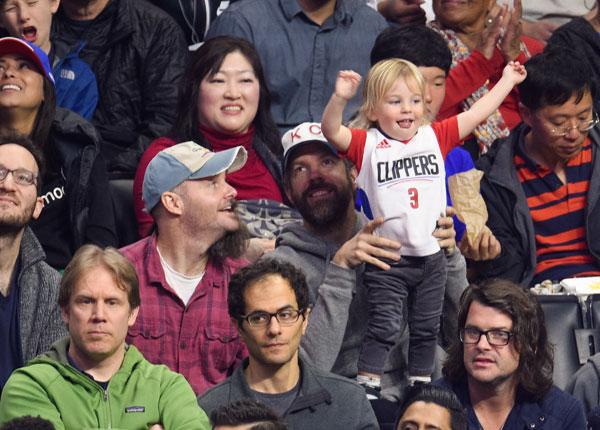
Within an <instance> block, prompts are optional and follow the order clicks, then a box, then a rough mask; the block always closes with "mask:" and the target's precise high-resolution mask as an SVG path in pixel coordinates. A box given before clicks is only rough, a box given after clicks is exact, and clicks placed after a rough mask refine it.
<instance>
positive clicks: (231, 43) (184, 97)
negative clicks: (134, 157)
mask: <svg viewBox="0 0 600 430" xmlns="http://www.w3.org/2000/svg"><path fill="white" fill-rule="evenodd" d="M232 52H239V53H240V54H242V55H243V56H244V57H245V58H246V60H248V62H249V63H250V65H252V69H253V70H254V74H255V75H256V78H257V79H258V83H259V87H260V97H259V101H258V110H257V111H256V117H255V118H254V121H253V124H254V130H255V133H256V135H257V137H259V138H260V139H261V140H262V141H263V142H264V143H265V144H266V145H267V147H268V148H269V149H270V150H271V152H272V153H273V154H275V155H276V156H279V157H281V156H282V155H283V150H282V147H281V142H280V140H279V132H278V131H277V126H276V125H275V122H274V121H273V118H272V117H271V111H270V109H271V96H270V94H269V89H268V88H267V82H266V81H265V77H264V73H263V69H262V65H261V63H260V58H259V57H258V53H257V52H256V49H254V46H253V45H252V44H251V43H250V42H248V41H246V40H244V39H240V38H237V37H229V36H221V37H215V38H214V39H210V40H208V41H206V42H204V44H203V45H202V46H201V47H200V48H199V49H198V50H197V51H196V52H194V53H193V54H192V55H191V56H190V58H189V60H188V64H187V67H186V70H185V72H184V74H183V78H182V79H181V83H180V85H179V98H178V100H177V116H176V118H175V123H174V125H173V128H172V129H171V132H170V133H169V137H171V138H172V139H173V140H175V141H176V142H183V141H186V140H193V141H195V142H196V143H198V144H200V145H202V146H204V147H206V148H208V149H212V148H211V147H210V144H209V143H208V142H207V141H206V139H205V138H204V137H203V136H202V133H200V130H199V124H198V97H199V94H200V83H201V82H202V80H203V79H204V78H205V77H207V76H212V75H214V74H215V73H217V72H218V71H219V69H220V68H221V65H222V64H223V60H224V59H225V57H226V56H227V55H228V54H231V53H232Z"/></svg>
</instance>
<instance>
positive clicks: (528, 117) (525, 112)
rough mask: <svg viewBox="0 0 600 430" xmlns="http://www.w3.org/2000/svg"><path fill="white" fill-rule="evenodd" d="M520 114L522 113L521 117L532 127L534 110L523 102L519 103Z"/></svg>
mask: <svg viewBox="0 0 600 430" xmlns="http://www.w3.org/2000/svg"><path fill="white" fill-rule="evenodd" d="M519 114H521V119H522V120H523V122H524V123H525V124H527V125H528V126H529V127H531V122H532V118H533V112H532V111H531V109H529V108H528V107H527V106H525V105H524V104H523V103H519Z"/></svg>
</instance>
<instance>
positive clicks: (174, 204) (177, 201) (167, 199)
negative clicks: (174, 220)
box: [160, 191, 185, 215]
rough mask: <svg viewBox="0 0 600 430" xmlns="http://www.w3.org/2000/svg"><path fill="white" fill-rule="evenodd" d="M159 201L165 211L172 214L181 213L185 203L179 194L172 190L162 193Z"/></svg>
mask: <svg viewBox="0 0 600 430" xmlns="http://www.w3.org/2000/svg"><path fill="white" fill-rule="evenodd" d="M160 202H161V203H162V205H163V208H164V209H165V211H167V212H168V213H170V214H173V215H181V214H183V209H184V207H185V204H184V202H183V199H182V198H181V196H180V195H179V194H176V193H174V192H172V191H167V192H165V193H162V194H161V196H160Z"/></svg>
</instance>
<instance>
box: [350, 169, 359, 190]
mask: <svg viewBox="0 0 600 430" xmlns="http://www.w3.org/2000/svg"><path fill="white" fill-rule="evenodd" d="M348 174H349V175H350V180H351V181H352V190H354V191H356V188H358V187H357V185H356V178H358V170H356V166H355V165H354V164H353V165H352V167H350V170H349V171H348Z"/></svg>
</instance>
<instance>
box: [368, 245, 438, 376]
mask: <svg viewBox="0 0 600 430" xmlns="http://www.w3.org/2000/svg"><path fill="white" fill-rule="evenodd" d="M388 263H390V262H388ZM390 265H391V269H390V270H388V271H385V270H381V269H379V268H377V267H375V266H371V265H367V267H366V268H365V273H364V275H363V284H364V285H365V287H366V288H367V296H368V315H369V320H368V324H367V333H366V335H365V339H364V341H363V345H362V348H361V351H360V356H359V359H358V371H359V372H361V371H363V372H369V373H374V374H377V375H381V374H382V373H383V366H384V363H385V360H386V358H387V355H388V353H389V351H390V349H391V348H392V347H393V346H394V340H395V339H396V337H397V335H398V333H399V332H400V331H401V330H402V328H403V325H404V324H405V322H404V321H405V319H404V317H403V315H402V312H403V310H404V306H405V304H407V309H408V326H409V347H408V374H409V375H410V376H429V375H431V373H432V372H433V368H434V355H435V346H436V342H437V336H438V332H439V330H440V316H441V314H442V306H443V304H444V288H445V285H446V256H445V255H444V252H443V251H439V252H437V253H435V254H433V255H428V256H426V257H408V256H406V257H402V259H401V260H400V261H398V262H392V263H390Z"/></svg>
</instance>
